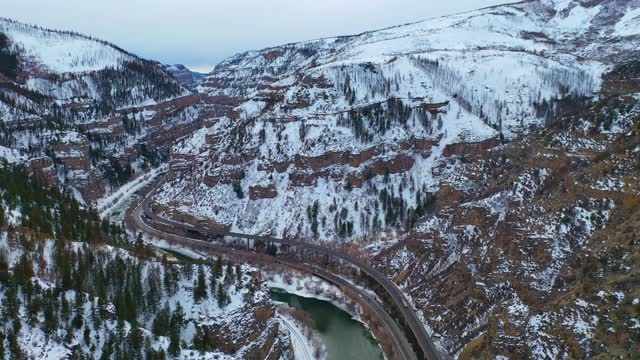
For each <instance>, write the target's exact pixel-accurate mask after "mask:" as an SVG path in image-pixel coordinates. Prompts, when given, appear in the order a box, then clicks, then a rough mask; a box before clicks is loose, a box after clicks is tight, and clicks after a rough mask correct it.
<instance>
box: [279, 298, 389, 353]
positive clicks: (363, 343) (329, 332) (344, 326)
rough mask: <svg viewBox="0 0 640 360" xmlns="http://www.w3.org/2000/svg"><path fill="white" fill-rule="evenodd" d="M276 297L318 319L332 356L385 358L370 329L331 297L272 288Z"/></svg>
mask: <svg viewBox="0 0 640 360" xmlns="http://www.w3.org/2000/svg"><path fill="white" fill-rule="evenodd" d="M271 297H272V298H273V300H275V301H278V302H282V303H286V304H288V305H289V306H291V307H294V308H296V309H300V310H302V311H304V312H305V313H307V314H308V315H309V316H310V317H311V318H312V319H313V320H314V322H315V325H316V330H318V332H319V333H320V337H321V338H322V342H323V343H324V344H325V345H326V347H327V355H328V356H327V358H328V359H329V360H381V359H383V356H382V351H380V348H379V347H378V344H377V342H376V341H375V339H374V338H373V337H372V336H371V333H370V332H369V330H368V329H367V328H366V327H365V326H364V325H363V324H362V323H360V322H358V321H356V320H354V319H352V318H351V315H349V314H348V313H346V312H345V311H343V310H341V309H339V308H338V307H336V306H335V305H333V304H331V303H330V302H328V301H323V300H318V299H310V298H305V297H301V296H297V295H293V294H289V293H287V292H285V291H283V290H280V289H271Z"/></svg>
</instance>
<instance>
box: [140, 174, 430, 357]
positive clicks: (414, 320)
mask: <svg viewBox="0 0 640 360" xmlns="http://www.w3.org/2000/svg"><path fill="white" fill-rule="evenodd" d="M162 182H164V179H161V180H160V181H159V183H158V185H159V184H162ZM156 189H157V187H156V188H154V189H153V190H152V191H150V192H149V193H148V194H147V196H146V197H145V198H144V200H143V201H142V202H141V204H139V205H138V206H137V207H136V209H135V210H134V211H133V212H132V213H131V216H132V217H133V220H134V221H133V222H134V223H136V224H137V225H139V226H142V227H143V228H145V229H144V230H145V231H146V232H149V230H151V233H152V234H153V235H155V236H159V235H174V236H175V234H168V233H166V232H162V231H159V230H157V229H155V228H153V227H152V224H153V223H156V224H161V225H165V226H169V227H172V228H178V229H183V230H188V231H192V232H193V231H194V232H198V233H200V234H202V235H204V236H205V237H206V236H208V235H210V234H208V233H207V232H208V230H207V229H206V228H204V227H202V226H199V225H193V224H187V223H182V222H177V221H173V220H171V219H166V218H163V217H160V216H158V215H156V214H155V213H153V211H152V210H151V206H150V204H151V198H152V196H153V194H154V193H155V191H156ZM143 214H144V216H146V217H147V218H149V219H150V220H151V224H147V223H146V222H145V221H144V220H143V217H142V215H143ZM224 235H225V236H229V237H235V238H241V239H247V240H259V241H264V242H272V243H279V244H284V245H290V246H296V247H299V248H303V249H307V250H311V251H316V252H319V253H324V254H328V255H330V256H334V257H336V258H339V259H341V260H343V261H346V262H348V263H350V264H351V265H352V266H354V267H356V268H358V269H360V270H361V271H362V272H364V273H366V274H367V275H369V276H370V277H371V278H372V279H374V280H375V281H376V282H378V284H380V286H381V287H382V288H384V289H385V291H386V292H387V293H388V294H389V296H390V298H391V299H392V301H393V302H394V305H395V307H396V308H397V309H398V310H399V311H400V314H401V315H402V317H403V318H404V321H405V323H406V324H407V325H408V326H409V328H410V330H411V332H412V333H413V335H414V337H415V338H416V340H417V342H418V345H419V346H420V349H421V350H422V352H423V354H424V357H425V358H427V359H429V360H441V359H442V357H441V355H440V352H439V351H438V350H437V348H436V346H435V345H434V343H433V341H432V340H431V338H430V336H429V334H428V333H427V332H426V330H425V328H424V326H422V322H421V321H420V319H419V317H418V315H417V314H416V313H415V311H414V310H413V308H411V307H410V306H409V305H408V304H409V303H408V301H407V300H406V298H405V296H404V294H403V293H402V291H400V289H398V287H397V286H396V285H395V283H393V282H392V281H391V280H390V279H389V278H387V277H386V276H385V275H384V274H383V273H381V272H380V271H378V270H376V269H375V268H373V267H372V266H371V265H369V264H367V263H366V262H364V261H362V260H361V259H359V258H355V257H353V256H351V255H348V254H346V253H343V252H341V251H338V250H335V249H331V248H328V247H324V246H321V245H317V244H312V243H307V242H301V241H296V240H287V239H280V238H276V237H271V236H259V235H250V234H242V233H236V232H227V233H225V234H224ZM191 240H192V241H201V242H202V240H197V239H191ZM331 275H332V274H331ZM332 276H334V275H332ZM336 278H337V277H336ZM376 303H377V302H376ZM384 313H385V314H386V311H384ZM386 315H387V316H388V314H386ZM394 324H395V322H394ZM395 326H396V327H397V324H395Z"/></svg>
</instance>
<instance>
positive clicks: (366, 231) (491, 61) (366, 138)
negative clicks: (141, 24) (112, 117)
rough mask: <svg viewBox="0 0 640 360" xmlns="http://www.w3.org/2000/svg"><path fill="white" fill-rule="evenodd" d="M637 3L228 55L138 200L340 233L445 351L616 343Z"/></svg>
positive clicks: (329, 236)
mask: <svg viewBox="0 0 640 360" xmlns="http://www.w3.org/2000/svg"><path fill="white" fill-rule="evenodd" d="M639 8H640V3H638V1H589V2H585V1H551V0H549V1H526V2H522V3H517V4H511V5H504V6H498V7H492V8H488V9H483V10H479V11H475V12H470V13H465V14H461V15H456V16H452V17H445V18H439V19H433V20H430V21H426V22H422V23H417V24H411V25H405V26H400V27H395V28H389V29H384V30H380V31H374V32H369V33H364V34H360V35H356V36H349V37H339V38H331V39H323V40H317V41H311V42H305V43H298V44H290V45H286V46H281V47H275V48H270V49H265V50H261V51H251V52H247V53H243V54H239V55H237V56H235V57H233V58H230V59H228V60H226V61H224V62H223V63H221V64H220V65H219V66H217V67H216V68H215V69H214V71H213V72H212V73H211V74H210V75H209V77H208V78H207V79H206V80H205V81H204V82H203V83H202V85H200V86H199V87H198V91H200V92H202V93H205V94H207V95H208V97H209V98H212V99H213V98H215V99H217V101H222V99H224V102H225V103H226V104H228V105H229V107H228V108H227V110H228V111H227V112H226V113H225V114H224V116H221V117H218V118H216V119H215V120H211V121H209V123H208V126H207V127H206V128H203V129H201V130H199V131H198V132H196V133H195V135H194V136H192V137H190V138H189V139H186V140H184V141H183V142H181V143H179V144H177V145H176V146H175V147H174V148H173V151H172V159H171V163H172V170H173V171H172V173H171V177H172V178H171V179H170V181H169V182H168V183H167V184H166V185H165V187H164V189H163V191H162V192H161V193H160V194H158V195H157V197H156V201H157V202H159V203H161V204H164V205H165V206H168V207H169V208H171V209H172V210H173V211H175V212H183V213H185V214H189V216H195V217H200V218H207V219H213V220H215V221H217V222H218V223H220V224H223V225H227V226H231V227H232V228H233V229H235V230H239V231H244V232H248V233H273V234H277V235H280V236H301V237H306V238H310V239H317V240H326V241H341V240H342V239H351V240H352V241H351V245H350V246H351V247H354V246H355V247H360V248H361V250H362V251H364V252H365V254H366V255H367V257H368V258H373V259H374V262H375V264H376V266H378V267H379V269H380V270H382V271H384V272H386V273H387V274H388V275H389V277H391V278H393V279H394V281H396V282H397V283H398V284H399V285H400V286H401V287H402V288H403V289H404V290H405V292H406V293H407V294H408V295H409V296H410V298H411V300H412V303H413V304H414V305H415V307H416V308H417V309H418V310H419V311H421V313H422V315H423V317H424V323H425V325H426V326H427V327H428V328H429V329H430V330H432V332H433V336H434V338H435V340H436V342H437V343H438V346H440V348H441V349H442V351H443V352H444V353H447V354H450V355H452V356H458V357H460V358H494V357H496V356H504V357H509V358H522V357H525V358H526V357H534V358H545V357H547V358H587V357H598V356H599V357H601V358H606V357H608V356H610V355H611V356H614V355H617V354H629V353H635V352H637V351H638V349H637V345H636V344H637V343H638V339H639V338H638V336H640V334H638V325H637V324H638V318H637V311H638V310H637V306H638V305H637V304H638V301H639V300H638V298H639V297H640V293H638V292H637V290H636V289H635V286H634V281H635V280H634V277H635V274H636V273H637V270H638V269H636V267H635V265H634V264H635V263H636V262H637V258H638V256H639V255H640V254H639V253H638V246H637V239H636V238H637V237H638V233H637V231H635V230H634V226H635V225H634V224H635V223H636V222H637V221H636V220H635V219H636V218H637V212H638V203H639V200H638V199H639V198H638V196H639V195H640V194H639V193H638V192H637V188H638V176H637V174H638V171H639V170H640V169H639V168H638V166H639V165H640V164H639V163H638V161H637V159H638V156H637V155H638V151H640V148H639V146H640V145H639V143H638V135H637V134H638V131H639V130H638V119H639V117H638V116H639V115H638V114H639V108H638V100H639V99H640V98H639V97H638V92H639V91H640V87H639V86H638V78H640V73H638V71H637V69H638V68H637V66H638V65H637V62H635V61H633V60H634V54H637V52H638V50H640V49H638V45H637V44H638V34H639V33H640V23H639V22H638V15H639V14H640V13H639V11H640V10H638V9H639ZM185 159H188V160H185ZM185 161H187V162H188V163H189V164H192V166H191V167H189V166H185V165H184V164H185ZM354 243H355V245H354Z"/></svg>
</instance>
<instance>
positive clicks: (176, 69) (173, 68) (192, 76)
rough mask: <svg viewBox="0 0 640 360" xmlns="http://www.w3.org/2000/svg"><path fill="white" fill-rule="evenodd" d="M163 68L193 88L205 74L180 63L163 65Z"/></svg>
mask: <svg viewBox="0 0 640 360" xmlns="http://www.w3.org/2000/svg"><path fill="white" fill-rule="evenodd" d="M163 68H164V69H165V70H166V71H168V72H169V73H171V74H172V75H173V77H175V78H176V79H177V80H178V81H180V82H181V83H183V84H184V85H185V86H187V87H189V88H194V87H196V86H198V85H200V83H201V82H202V81H203V80H204V78H205V77H206V76H207V74H203V73H199V72H197V71H191V70H189V69H188V68H187V67H186V66H184V65H182V64H175V65H163Z"/></svg>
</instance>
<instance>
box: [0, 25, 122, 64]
mask: <svg viewBox="0 0 640 360" xmlns="http://www.w3.org/2000/svg"><path fill="white" fill-rule="evenodd" d="M0 32H4V33H5V34H6V35H7V36H8V37H9V39H10V40H11V42H12V44H11V46H12V48H13V49H14V50H18V51H20V52H24V56H26V57H27V58H28V59H30V60H32V61H33V62H35V63H37V64H40V65H42V66H44V69H43V70H47V71H49V72H54V73H80V72H89V71H96V70H101V69H104V68H107V67H113V68H116V67H118V66H120V64H122V63H123V62H124V61H130V60H133V59H134V57H133V56H131V55H128V54H125V53H124V52H122V51H120V50H117V49H116V48H114V47H112V46H109V45H106V44H103V43H100V42H98V41H95V40H91V39H88V38H85V37H82V36H78V35H71V34H65V33H61V32H56V31H50V30H43V29H40V28H35V27H32V26H29V25H25V24H20V23H16V22H11V21H7V20H0Z"/></svg>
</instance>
